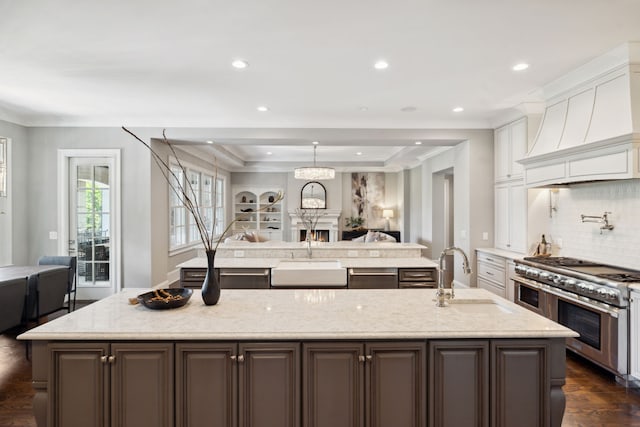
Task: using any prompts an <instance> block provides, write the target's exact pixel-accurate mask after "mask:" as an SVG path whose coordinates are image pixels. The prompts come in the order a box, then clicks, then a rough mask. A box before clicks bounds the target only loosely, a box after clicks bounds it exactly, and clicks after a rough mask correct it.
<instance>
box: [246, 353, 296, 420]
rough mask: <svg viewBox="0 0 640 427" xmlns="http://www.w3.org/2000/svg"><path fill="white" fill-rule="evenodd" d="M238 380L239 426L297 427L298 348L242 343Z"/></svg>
mask: <svg viewBox="0 0 640 427" xmlns="http://www.w3.org/2000/svg"><path fill="white" fill-rule="evenodd" d="M238 380H239V385H238V396H239V400H238V419H239V426H241V427H296V426H299V425H300V409H299V408H300V344H298V343H277V342H274V343H264V344H260V343H256V344H253V343H251V344H249V343H241V344H240V345H239V347H238Z"/></svg>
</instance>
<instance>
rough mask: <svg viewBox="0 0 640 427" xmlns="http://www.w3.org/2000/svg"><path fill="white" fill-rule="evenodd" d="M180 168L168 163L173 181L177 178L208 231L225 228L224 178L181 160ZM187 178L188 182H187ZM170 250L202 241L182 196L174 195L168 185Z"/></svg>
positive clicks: (217, 230) (220, 230)
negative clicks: (184, 170)
mask: <svg viewBox="0 0 640 427" xmlns="http://www.w3.org/2000/svg"><path fill="white" fill-rule="evenodd" d="M182 164H183V166H184V167H185V169H186V176H185V173H184V172H183V170H182V169H181V168H180V166H178V165H177V164H175V163H172V164H171V171H172V172H173V174H174V176H172V177H171V179H172V180H173V183H175V181H176V180H179V181H180V182H181V183H182V184H183V185H184V188H186V189H187V191H188V192H189V195H190V198H191V200H194V201H195V202H196V204H197V206H198V209H199V211H200V215H201V216H202V219H203V220H204V225H205V228H206V231H207V233H211V230H212V229H213V233H214V236H220V235H221V234H222V232H223V231H224V179H223V178H221V177H216V174H211V173H208V172H206V171H203V170H199V169H197V168H195V167H190V166H188V165H186V164H185V163H184V162H182ZM186 179H188V180H189V181H188V183H187V182H186ZM169 192H170V195H169V242H170V243H169V249H170V250H175V249H181V248H183V247H190V246H195V245H197V244H199V243H200V242H201V241H202V240H201V238H200V233H199V231H198V227H197V225H196V222H195V219H194V218H193V215H192V214H191V213H190V212H189V210H188V209H187V208H186V207H185V206H184V200H183V196H182V195H181V194H180V195H179V194H176V192H175V191H173V189H171V185H170V186H169Z"/></svg>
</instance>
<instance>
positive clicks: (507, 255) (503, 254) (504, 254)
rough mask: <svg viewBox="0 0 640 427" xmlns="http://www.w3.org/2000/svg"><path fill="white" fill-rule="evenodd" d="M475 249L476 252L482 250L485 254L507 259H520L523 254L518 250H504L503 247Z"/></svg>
mask: <svg viewBox="0 0 640 427" xmlns="http://www.w3.org/2000/svg"><path fill="white" fill-rule="evenodd" d="M476 251H478V252H484V253H487V254H492V255H495V256H499V257H502V258H507V259H514V260H515V259H522V258H524V257H525V256H527V255H525V254H521V253H519V252H511V251H505V250H504V249H497V248H477V249H476Z"/></svg>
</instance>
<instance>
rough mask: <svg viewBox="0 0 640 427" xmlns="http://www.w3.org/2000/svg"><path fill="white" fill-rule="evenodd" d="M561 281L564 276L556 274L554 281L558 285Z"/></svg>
mask: <svg viewBox="0 0 640 427" xmlns="http://www.w3.org/2000/svg"><path fill="white" fill-rule="evenodd" d="M561 282H562V276H561V275H559V274H554V275H553V283H555V284H556V285H559V284H560V283H561Z"/></svg>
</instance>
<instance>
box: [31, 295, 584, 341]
mask: <svg viewBox="0 0 640 427" xmlns="http://www.w3.org/2000/svg"><path fill="white" fill-rule="evenodd" d="M147 291H148V289H134V288H128V289H125V290H123V291H122V292H120V293H118V294H116V295H112V296H110V297H108V298H105V299H103V300H100V301H98V302H95V303H93V304H90V305H88V306H86V307H83V308H81V309H79V310H77V311H75V312H72V313H70V314H67V315H64V316H62V317H60V318H57V319H54V320H52V321H50V322H48V323H45V324H43V325H40V326H38V327H36V328H34V329H31V330H29V331H27V332H26V333H24V334H22V335H20V336H19V339H30V340H171V341H173V340H283V339H286V340H291V339H295V340H298V339H299V340H308V339H312V340H313V339H331V340H336V339H349V340H360V339H394V340H395V339H429V338H551V337H568V336H576V334H575V333H574V332H572V331H571V330H569V329H567V328H565V327H564V326H561V325H559V324H557V323H555V322H552V321H551V320H548V319H545V318H544V317H541V316H539V315H537V314H535V313H533V312H530V311H528V310H526V309H524V308H522V307H519V306H517V305H516V304H513V303H511V302H509V301H507V300H505V299H503V298H500V297H498V296H495V295H494V294H492V293H490V292H488V291H486V290H484V289H460V290H456V298H455V299H454V300H453V303H452V304H450V305H449V306H448V307H443V308H441V307H436V306H435V302H434V299H435V290H433V289H411V290H397V289H392V290H390V289H384V290H355V289H336V290H328V289H313V290H311V289H310V290H278V291H273V290H222V294H221V297H220V301H219V302H218V304H217V305H214V306H206V305H204V304H203V302H202V299H201V297H200V293H199V291H194V294H193V296H192V297H191V299H190V301H189V302H188V303H187V304H186V305H185V306H184V307H181V308H177V309H172V310H150V309H148V308H146V307H144V306H141V305H131V304H130V303H129V298H132V297H135V296H137V295H138V294H141V293H144V292H147ZM474 302H475V303H474Z"/></svg>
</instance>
